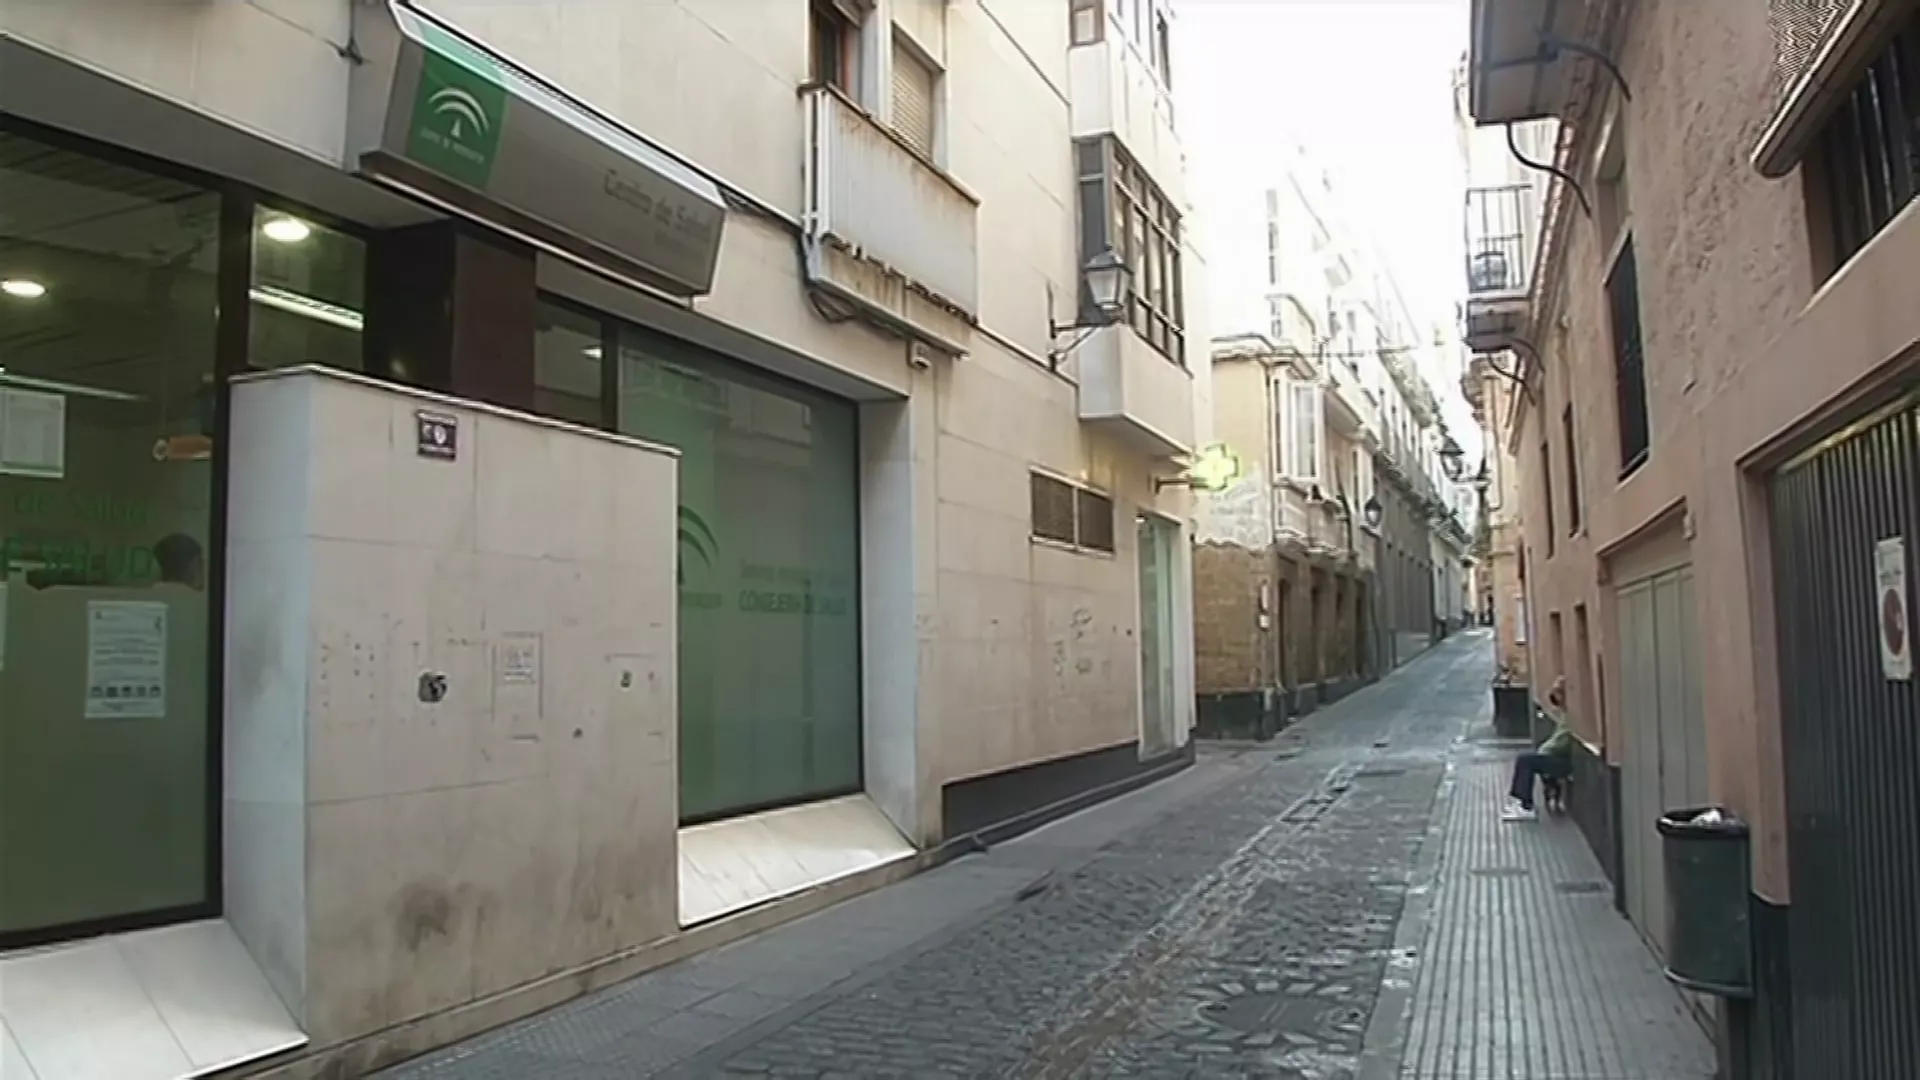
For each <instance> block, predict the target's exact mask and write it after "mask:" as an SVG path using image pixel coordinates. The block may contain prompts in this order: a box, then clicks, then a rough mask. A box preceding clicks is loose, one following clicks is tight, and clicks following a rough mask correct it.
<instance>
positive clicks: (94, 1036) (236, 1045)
mask: <svg viewBox="0 0 1920 1080" xmlns="http://www.w3.org/2000/svg"><path fill="white" fill-rule="evenodd" d="M305 1042H306V1036H305V1035H304V1034H303V1033H302V1032H301V1031H300V1029H299V1028H298V1027H296V1026H295V1025H294V1022H293V1018H292V1017H291V1016H289V1015H288V1014H287V1010H286V1008H285V1007H284V1006H282V1005H281V1003H280V999H279V998H278V997H277V996H275V994H274V992H273V989H272V987H270V986H268V985H267V980H266V976H265V975H263V974H261V972H260V969H259V967H258V966H257V965H256V964H254V962H253V959H252V957H250V956H248V955H247V951H246V948H245V946H243V945H241V943H240V939H239V938H238V937H236V936H235V935H234V932H233V928H232V927H230V926H228V925H227V924H226V923H225V922H222V921H219V920H213V921H208V922H197V923H187V924H184V925H180V926H168V927H162V928H160V929H157V930H143V931H140V932H138V933H132V934H117V935H113V936H109V937H101V938H94V939H92V940H89V941H83V942H78V943H75V944H73V945H66V946H59V947H54V948H48V949H42V950H36V951H32V952H27V953H21V954H17V955H12V956H8V957H5V958H4V959H0V1078H4V1080H182V1078H186V1077H194V1076H201V1075H204V1074H207V1073H211V1072H215V1071H218V1070H220V1069H224V1068H227V1067H230V1066H233V1065H237V1064H239V1063H241V1062H245V1061H250V1060H253V1059H255V1058H260V1057H265V1056H267V1055H269V1054H275V1053H279V1052H281V1051H284V1050H290V1049H292V1048H294V1047H297V1046H300V1045H302V1044H303V1043H305Z"/></svg>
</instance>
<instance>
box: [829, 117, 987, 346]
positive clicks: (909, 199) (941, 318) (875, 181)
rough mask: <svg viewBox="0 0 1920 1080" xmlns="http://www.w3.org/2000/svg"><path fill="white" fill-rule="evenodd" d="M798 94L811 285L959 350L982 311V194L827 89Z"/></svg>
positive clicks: (922, 337)
mask: <svg viewBox="0 0 1920 1080" xmlns="http://www.w3.org/2000/svg"><path fill="white" fill-rule="evenodd" d="M801 101H802V103H803V105H804V107H805V111H806V132H807V135H806V137H807V145H806V163H805V194H804V199H805V205H804V207H803V208H802V220H803V224H804V228H805V231H806V239H807V241H808V249H809V262H810V264H811V265H809V266H808V268H807V269H808V275H809V279H810V283H811V284H814V285H815V286H818V287H821V288H824V289H826V290H828V291H829V292H832V293H834V294H835V295H836V296H838V297H839V298H840V299H842V300H845V301H848V302H850V303H853V304H855V305H857V306H859V307H861V308H862V309H864V311H865V312H866V313H867V314H868V315H869V316H872V317H875V318H877V319H878V320H879V321H881V322H883V323H886V324H887V325H890V326H892V327H893V328H895V329H897V330H899V331H900V332H902V333H904V334H906V335H908V336H909V337H913V338H916V339H919V340H922V341H925V342H927V343H928V344H931V345H933V346H935V347H937V348H940V349H943V350H945V351H947V352H950V353H954V354H959V353H964V352H965V351H966V343H967V341H968V339H969V337H970V335H971V330H972V327H973V326H974V324H975V323H976V322H977V321H978V315H979V310H980V239H979V210H980V201H979V200H978V199H976V198H975V197H974V196H973V194H972V193H971V192H969V191H967V190H966V189H965V188H963V187H961V186H960V184H959V183H958V182H957V181H955V180H954V179H953V178H952V177H950V176H948V175H947V174H946V173H944V172H942V171H941V170H939V169H938V168H935V167H934V165H933V163H932V162H930V161H928V160H927V159H926V158H924V157H922V156H921V155H920V154H918V153H917V152H915V151H914V150H912V149H909V148H908V146H907V145H906V143H904V142H902V141H901V140H900V138H899V137H898V136H897V135H895V134H894V133H893V132H891V131H889V130H887V128H885V127H884V126H882V125H881V124H880V122H879V121H877V120H875V119H874V118H873V117H872V116H871V115H869V114H868V113H867V112H866V110H864V109H862V108H860V107H859V106H858V105H855V104H854V103H852V102H851V101H848V100H847V99H846V98H845V97H843V96H842V95H841V94H840V93H839V92H837V91H835V90H833V89H832V88H831V87H825V86H818V87H809V88H807V89H805V90H803V91H801Z"/></svg>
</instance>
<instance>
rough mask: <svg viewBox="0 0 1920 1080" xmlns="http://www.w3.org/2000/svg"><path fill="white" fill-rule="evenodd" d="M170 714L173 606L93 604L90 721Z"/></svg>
mask: <svg viewBox="0 0 1920 1080" xmlns="http://www.w3.org/2000/svg"><path fill="white" fill-rule="evenodd" d="M166 715H167V605H165V604H160V603H154V602H151V601H145V600H89V601H88V602H87V719H89V720H157V719H160V718H161V717H164V716H166Z"/></svg>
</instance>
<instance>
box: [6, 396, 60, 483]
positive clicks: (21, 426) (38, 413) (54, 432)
mask: <svg viewBox="0 0 1920 1080" xmlns="http://www.w3.org/2000/svg"><path fill="white" fill-rule="evenodd" d="M66 471H67V399H66V397H65V395H62V394H48V393H43V392H41V391H38V390H10V389H4V388H0V473H11V474H13V475H15V476H38V477H44V478H46V479H51V480H58V479H59V478H60V477H62V476H64V475H66Z"/></svg>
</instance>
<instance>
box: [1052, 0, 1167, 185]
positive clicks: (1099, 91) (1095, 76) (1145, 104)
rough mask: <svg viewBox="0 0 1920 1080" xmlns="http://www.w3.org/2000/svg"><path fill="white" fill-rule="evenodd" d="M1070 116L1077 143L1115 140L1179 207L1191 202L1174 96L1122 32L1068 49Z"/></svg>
mask: <svg viewBox="0 0 1920 1080" xmlns="http://www.w3.org/2000/svg"><path fill="white" fill-rule="evenodd" d="M1067 87H1068V95H1067V100H1068V101H1070V102H1071V103H1072V108H1071V112H1070V113H1069V116H1068V121H1069V124H1070V125H1071V130H1072V134H1073V137H1074V138H1075V139H1091V138H1097V137H1100V136H1108V135H1110V136H1112V137H1113V138H1115V139H1116V140H1118V141H1119V143H1120V145H1121V146H1123V147H1125V148H1126V151H1127V153H1128V155H1129V156H1131V157H1132V158H1133V159H1134V160H1135V161H1136V162H1139V164H1140V167H1141V168H1142V169H1143V170H1145V171H1146V174H1147V176H1148V177H1149V178H1151V179H1152V180H1153V183H1154V186H1156V187H1158V188H1159V189H1160V190H1161V191H1162V192H1164V193H1165V194H1166V196H1167V198H1168V199H1170V200H1172V202H1173V204H1174V205H1175V206H1180V205H1183V204H1184V203H1185V202H1186V195H1187V193H1186V187H1185V182H1186V163H1185V159H1184V155H1183V153H1182V151H1181V148H1180V137H1179V135H1178V133H1177V131H1176V130H1175V128H1174V122H1173V95H1172V94H1170V93H1169V92H1168V91H1167V87H1166V85H1165V84H1164V83H1162V82H1161V81H1160V79H1159V77H1158V76H1156V75H1155V74H1154V73H1153V68H1152V66H1151V65H1150V64H1149V63H1148V59H1147V56H1146V54H1145V53H1144V52H1143V51H1142V50H1141V49H1140V47H1139V46H1138V45H1136V44H1134V43H1133V42H1131V41H1129V40H1127V39H1126V38H1125V36H1124V35H1121V34H1119V33H1118V32H1109V33H1107V34H1106V35H1105V37H1104V38H1103V40H1100V41H1097V42H1094V43H1092V44H1087V45H1076V46H1074V47H1072V48H1070V49H1068V50H1067Z"/></svg>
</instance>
